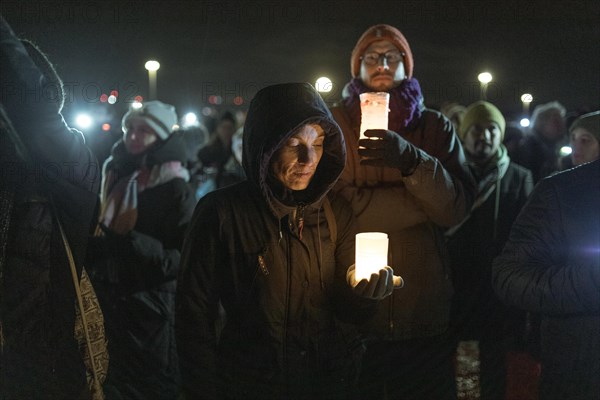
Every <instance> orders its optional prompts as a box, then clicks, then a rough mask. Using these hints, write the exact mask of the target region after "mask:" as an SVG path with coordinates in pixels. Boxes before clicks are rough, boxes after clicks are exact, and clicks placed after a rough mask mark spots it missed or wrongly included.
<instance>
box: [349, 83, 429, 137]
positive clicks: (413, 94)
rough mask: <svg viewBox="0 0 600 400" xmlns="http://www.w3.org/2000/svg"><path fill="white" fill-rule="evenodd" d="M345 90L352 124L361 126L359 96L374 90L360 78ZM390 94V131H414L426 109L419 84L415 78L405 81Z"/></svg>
mask: <svg viewBox="0 0 600 400" xmlns="http://www.w3.org/2000/svg"><path fill="white" fill-rule="evenodd" d="M344 90H345V91H347V93H348V97H346V98H344V105H345V106H346V107H347V109H348V110H349V114H350V118H351V119H352V123H353V124H354V125H355V126H359V125H360V99H359V97H358V96H359V95H360V94H361V93H365V92H372V91H373V90H372V89H369V88H368V87H366V86H365V84H364V83H363V82H362V80H361V79H360V78H354V79H352V80H351V81H350V82H349V83H348V85H347V86H346V88H345V89H344ZM389 94H390V115H389V124H388V125H389V129H390V130H392V131H394V132H398V133H402V132H404V131H406V130H408V131H410V130H413V129H414V128H415V127H416V125H417V124H418V122H419V119H420V118H421V114H422V113H423V110H424V109H425V106H424V104H423V94H421V86H419V82H418V81H417V80H416V79H415V78H410V79H405V80H403V81H402V83H400V85H399V86H397V87H395V88H393V89H392V90H390V91H389Z"/></svg>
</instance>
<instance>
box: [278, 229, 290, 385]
mask: <svg viewBox="0 0 600 400" xmlns="http://www.w3.org/2000/svg"><path fill="white" fill-rule="evenodd" d="M289 239H290V235H289V233H288V234H287V240H286V242H287V243H286V252H287V257H286V258H287V260H286V261H287V262H286V264H287V271H286V272H287V274H286V277H287V282H286V291H285V313H284V316H283V338H282V341H281V343H282V347H283V349H282V352H283V368H284V371H285V374H286V375H287V374H288V370H287V369H288V368H287V366H288V355H287V327H288V319H289V310H290V291H291V282H292V266H291V265H290V263H291V243H290V242H291V241H290V240H289Z"/></svg>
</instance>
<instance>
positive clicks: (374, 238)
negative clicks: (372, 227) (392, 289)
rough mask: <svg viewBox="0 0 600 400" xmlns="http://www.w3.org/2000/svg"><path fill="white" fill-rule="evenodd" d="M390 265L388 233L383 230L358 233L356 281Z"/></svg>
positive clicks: (367, 277)
mask: <svg viewBox="0 0 600 400" xmlns="http://www.w3.org/2000/svg"><path fill="white" fill-rule="evenodd" d="M386 265H388V235H387V234H386V233H381V232H363V233H358V234H356V271H355V278H356V281H357V282H358V281H360V280H361V279H367V280H368V279H369V278H370V277H371V274H372V273H374V272H379V270H380V269H382V268H383V267H385V266H386Z"/></svg>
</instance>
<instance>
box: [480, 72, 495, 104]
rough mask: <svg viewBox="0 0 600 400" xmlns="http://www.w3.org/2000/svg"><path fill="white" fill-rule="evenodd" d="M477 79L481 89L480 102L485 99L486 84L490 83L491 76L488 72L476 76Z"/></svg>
mask: <svg viewBox="0 0 600 400" xmlns="http://www.w3.org/2000/svg"><path fill="white" fill-rule="evenodd" d="M477 79H478V80H479V83H480V88H481V100H485V99H486V97H487V87H488V83H490V82H491V81H492V74H490V73H489V72H482V73H480V74H479V75H477Z"/></svg>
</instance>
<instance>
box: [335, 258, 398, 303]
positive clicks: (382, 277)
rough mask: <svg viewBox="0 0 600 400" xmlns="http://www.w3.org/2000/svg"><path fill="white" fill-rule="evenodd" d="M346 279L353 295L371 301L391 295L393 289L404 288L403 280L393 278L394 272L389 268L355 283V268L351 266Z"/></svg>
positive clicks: (384, 268)
mask: <svg viewBox="0 0 600 400" xmlns="http://www.w3.org/2000/svg"><path fill="white" fill-rule="evenodd" d="M346 278H347V281H348V284H349V285H350V286H351V287H352V290H353V291H354V293H356V294H357V295H359V296H362V297H366V298H369V299H373V300H381V299H384V298H386V297H387V296H389V295H390V294H392V292H393V291H394V289H395V288H401V287H402V286H404V280H403V279H402V278H401V277H399V276H394V270H393V269H392V267H390V266H385V267H383V268H381V269H380V270H379V271H378V272H373V273H372V274H371V276H370V277H369V279H361V280H360V281H357V280H356V268H355V266H354V265H352V266H350V268H348V272H347V274H346Z"/></svg>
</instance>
